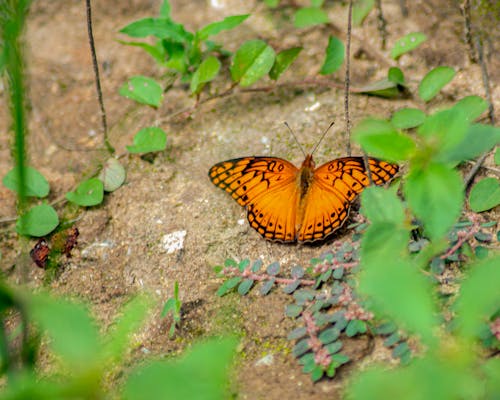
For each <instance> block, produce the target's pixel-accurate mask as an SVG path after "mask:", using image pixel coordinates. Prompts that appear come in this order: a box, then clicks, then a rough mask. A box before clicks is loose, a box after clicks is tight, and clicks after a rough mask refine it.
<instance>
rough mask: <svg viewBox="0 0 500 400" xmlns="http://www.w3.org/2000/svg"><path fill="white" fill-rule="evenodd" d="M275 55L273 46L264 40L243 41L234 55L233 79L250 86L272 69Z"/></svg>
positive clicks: (242, 84)
mask: <svg viewBox="0 0 500 400" xmlns="http://www.w3.org/2000/svg"><path fill="white" fill-rule="evenodd" d="M275 57H276V56H275V53H274V50H273V49H272V47H271V46H269V45H268V44H267V43H266V42H264V41H262V40H249V41H247V42H245V43H243V44H242V45H241V47H240V48H239V49H238V50H237V51H236V53H235V54H234V57H233V64H232V65H231V77H232V78H233V81H234V82H239V84H240V85H241V86H250V85H251V84H253V83H255V82H257V81H258V80H259V79H260V78H262V77H263V76H264V75H266V74H267V73H268V72H269V71H270V70H271V68H272V66H273V64H274V59H275Z"/></svg>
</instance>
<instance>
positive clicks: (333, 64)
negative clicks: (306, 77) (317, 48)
mask: <svg viewBox="0 0 500 400" xmlns="http://www.w3.org/2000/svg"><path fill="white" fill-rule="evenodd" d="M344 56H345V50H344V43H342V41H341V40H340V39H338V38H336V37H335V36H330V38H329V39H328V46H327V47H326V54H325V61H323V65H322V66H321V69H320V71H319V73H320V74H321V75H328V74H331V73H333V72H335V71H337V70H338V69H339V68H340V67H341V66H342V63H343V62H344Z"/></svg>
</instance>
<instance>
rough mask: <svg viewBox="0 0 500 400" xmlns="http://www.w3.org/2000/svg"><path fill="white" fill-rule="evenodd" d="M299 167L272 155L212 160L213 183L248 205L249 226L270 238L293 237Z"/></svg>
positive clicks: (239, 202) (211, 173)
mask: <svg viewBox="0 0 500 400" xmlns="http://www.w3.org/2000/svg"><path fill="white" fill-rule="evenodd" d="M297 173H298V169H297V168H296V167H295V166H294V165H293V164H291V163H290V162H288V161H286V160H283V159H280V158H275V157H244V158H237V159H234V160H228V161H223V162H221V163H218V164H215V165H214V166H213V167H212V168H210V171H209V177H210V180H211V181H212V183H213V184H214V185H216V186H218V187H220V188H221V189H224V190H225V191H226V192H228V193H229V194H230V195H231V196H232V197H233V199H235V200H236V201H237V202H238V204H240V205H242V206H245V207H246V208H247V211H248V214H247V218H248V221H249V223H250V226H251V227H252V228H254V229H255V230H257V232H259V233H260V234H261V235H262V236H263V237H265V238H266V239H269V240H279V241H295V215H296V208H297V185H296V179H297Z"/></svg>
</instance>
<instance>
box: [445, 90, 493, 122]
mask: <svg viewBox="0 0 500 400" xmlns="http://www.w3.org/2000/svg"><path fill="white" fill-rule="evenodd" d="M453 108H458V109H459V110H460V111H462V112H463V113H464V114H465V115H466V116H467V120H468V122H473V121H474V120H476V119H478V118H479V117H480V116H481V114H482V113H484V112H485V111H486V110H487V109H488V102H487V101H486V100H484V99H483V98H482V97H479V96H467V97H464V98H463V99H460V100H459V101H457V102H456V103H455V105H454V106H453Z"/></svg>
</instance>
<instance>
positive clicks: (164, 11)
mask: <svg viewBox="0 0 500 400" xmlns="http://www.w3.org/2000/svg"><path fill="white" fill-rule="evenodd" d="M170 11H171V8H170V4H169V2H168V0H163V1H162V3H161V6H160V17H162V18H170Z"/></svg>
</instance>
